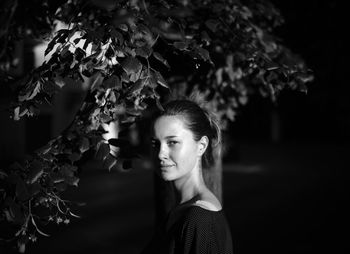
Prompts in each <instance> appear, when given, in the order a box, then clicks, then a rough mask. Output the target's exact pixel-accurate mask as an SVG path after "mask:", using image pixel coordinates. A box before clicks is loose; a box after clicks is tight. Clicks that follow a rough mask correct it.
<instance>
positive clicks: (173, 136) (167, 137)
mask: <svg viewBox="0 0 350 254" xmlns="http://www.w3.org/2000/svg"><path fill="white" fill-rule="evenodd" d="M177 137H178V136H175V135H172V136H166V137H165V139H169V138H177Z"/></svg>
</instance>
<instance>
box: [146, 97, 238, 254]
mask: <svg viewBox="0 0 350 254" xmlns="http://www.w3.org/2000/svg"><path fill="white" fill-rule="evenodd" d="M219 142H220V129H219V127H218V125H217V123H216V122H215V120H214V119H213V118H212V117H211V116H210V115H209V113H208V112H207V111H206V110H204V109H202V108H201V107H200V106H199V105H198V104H196V103H194V102H192V101H189V100H175V101H171V102H169V103H168V104H166V105H165V107H164V111H162V112H160V113H159V114H158V115H157V116H156V118H155V121H154V123H153V138H152V145H153V148H154V154H155V155H156V156H155V160H156V161H157V162H158V166H159V173H160V175H161V177H162V178H163V179H164V180H165V181H171V182H172V183H173V185H174V187H175V190H176V194H177V196H178V200H179V204H178V205H177V206H176V207H175V208H174V209H173V210H172V211H171V212H170V214H169V215H168V217H167V219H166V221H165V222H164V224H163V225H162V227H161V228H160V229H159V230H158V231H157V233H156V235H155V236H154V238H153V240H152V241H151V243H150V244H149V246H147V247H146V249H145V250H144V251H143V252H142V253H164V254H168V253H174V254H178V253H179V254H180V253H181V254H187V253H188V254H190V253H191V254H192V253H193V254H194V253H196V254H197V253H213V254H214V253H215V254H221V253H225V254H226V253H227V254H228V253H233V250H232V239H231V233H230V229H229V226H228V224H227V221H226V218H225V216H224V212H223V210H222V206H221V203H220V201H219V200H218V199H217V198H216V197H215V195H214V194H213V193H212V192H211V191H210V190H209V189H208V188H207V186H206V185H205V183H204V179H203V173H202V170H203V167H204V166H205V167H208V166H210V164H212V163H213V148H214V146H215V145H217V144H218V143H219Z"/></svg>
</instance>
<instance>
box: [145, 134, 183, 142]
mask: <svg viewBox="0 0 350 254" xmlns="http://www.w3.org/2000/svg"><path fill="white" fill-rule="evenodd" d="M171 138H178V136H176V135H171V136H166V137H165V138H164V139H171ZM157 140H158V138H156V137H152V138H151V141H157Z"/></svg>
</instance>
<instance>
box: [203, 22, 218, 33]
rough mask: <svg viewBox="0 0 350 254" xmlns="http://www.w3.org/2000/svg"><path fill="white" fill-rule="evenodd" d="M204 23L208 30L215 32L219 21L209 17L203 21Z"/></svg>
mask: <svg viewBox="0 0 350 254" xmlns="http://www.w3.org/2000/svg"><path fill="white" fill-rule="evenodd" d="M205 25H206V26H207V27H208V28H209V30H210V31H212V32H213V33H216V30H217V27H218V25H219V21H217V20H214V19H209V20H207V21H206V22H205Z"/></svg>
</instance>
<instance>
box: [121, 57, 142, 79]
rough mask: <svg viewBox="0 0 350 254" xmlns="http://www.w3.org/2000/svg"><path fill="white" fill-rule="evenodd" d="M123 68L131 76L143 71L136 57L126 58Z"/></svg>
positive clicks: (122, 64) (122, 63)
mask: <svg viewBox="0 0 350 254" xmlns="http://www.w3.org/2000/svg"><path fill="white" fill-rule="evenodd" d="M121 66H122V67H123V69H124V71H125V72H126V73H127V74H128V75H129V74H132V73H138V72H139V71H141V69H142V64H141V63H140V61H139V60H137V58H135V57H131V56H129V57H126V58H125V59H124V60H123V61H122V62H121Z"/></svg>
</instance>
